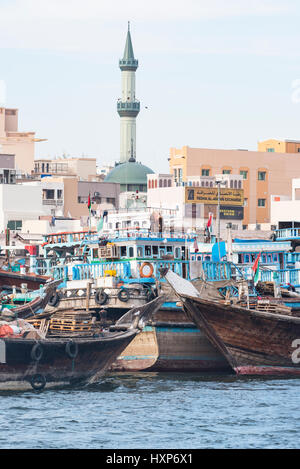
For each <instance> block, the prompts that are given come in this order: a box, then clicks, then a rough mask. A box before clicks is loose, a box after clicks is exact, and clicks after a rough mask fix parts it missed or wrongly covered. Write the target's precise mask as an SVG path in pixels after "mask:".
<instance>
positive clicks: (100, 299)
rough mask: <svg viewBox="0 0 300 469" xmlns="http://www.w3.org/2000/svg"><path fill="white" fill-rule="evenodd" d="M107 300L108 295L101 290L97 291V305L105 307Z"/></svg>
mask: <svg viewBox="0 0 300 469" xmlns="http://www.w3.org/2000/svg"><path fill="white" fill-rule="evenodd" d="M107 300H108V294H107V293H105V291H103V290H102V289H100V290H98V291H97V293H96V295H95V301H96V303H97V304H98V305H105V303H106V302H107Z"/></svg>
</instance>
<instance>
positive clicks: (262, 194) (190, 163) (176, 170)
mask: <svg viewBox="0 0 300 469" xmlns="http://www.w3.org/2000/svg"><path fill="white" fill-rule="evenodd" d="M274 153H275V154H274ZM169 164H170V173H171V174H173V176H174V181H175V184H176V183H182V182H185V183H187V182H188V180H189V178H191V177H192V176H198V177H199V176H216V175H218V174H225V175H226V174H236V175H241V176H243V189H244V219H243V225H244V226H248V225H251V224H253V225H260V224H268V223H270V197H271V195H273V194H276V195H289V194H290V193H291V189H292V178H295V177H300V155H299V153H298V152H297V153H279V152H275V151H274V152H271V151H247V150H216V149H206V148H190V147H188V146H184V147H182V148H180V149H178V148H171V149H170V158H169Z"/></svg>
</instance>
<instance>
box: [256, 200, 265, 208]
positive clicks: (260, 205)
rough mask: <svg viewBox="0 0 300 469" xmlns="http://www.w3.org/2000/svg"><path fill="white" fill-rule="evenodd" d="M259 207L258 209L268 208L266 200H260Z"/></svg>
mask: <svg viewBox="0 0 300 469" xmlns="http://www.w3.org/2000/svg"><path fill="white" fill-rule="evenodd" d="M257 205H258V207H265V206H266V199H258V203H257Z"/></svg>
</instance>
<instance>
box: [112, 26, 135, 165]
mask: <svg viewBox="0 0 300 469" xmlns="http://www.w3.org/2000/svg"><path fill="white" fill-rule="evenodd" d="M119 67H120V69H121V71H122V98H121V99H119V100H118V103H117V110H118V114H119V116H120V127H121V129H120V130H121V132H120V163H126V162H127V161H131V162H133V161H136V117H137V115H138V113H139V112H140V102H139V101H138V100H137V99H136V97H135V72H136V69H137V68H138V61H137V60H136V59H135V58H134V53H133V47H132V42H131V35H130V24H129V22H128V31H127V37H126V44H125V50H124V55H123V58H122V59H120V60H119Z"/></svg>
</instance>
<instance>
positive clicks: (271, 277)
mask: <svg viewBox="0 0 300 469" xmlns="http://www.w3.org/2000/svg"><path fill="white" fill-rule="evenodd" d="M260 280H261V281H262V282H275V283H277V284H281V285H293V286H294V287H295V288H299V287H300V269H280V270H263V271H261V272H260Z"/></svg>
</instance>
